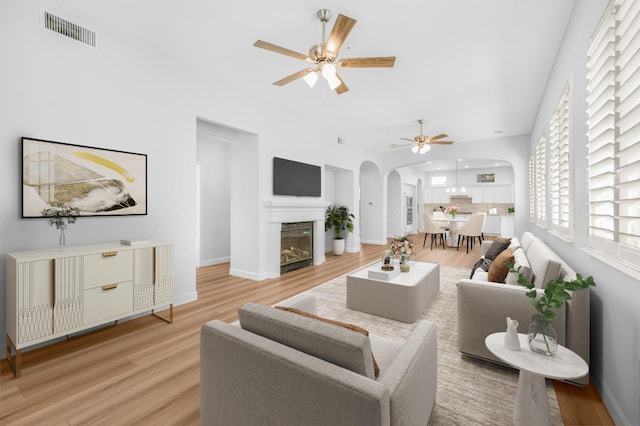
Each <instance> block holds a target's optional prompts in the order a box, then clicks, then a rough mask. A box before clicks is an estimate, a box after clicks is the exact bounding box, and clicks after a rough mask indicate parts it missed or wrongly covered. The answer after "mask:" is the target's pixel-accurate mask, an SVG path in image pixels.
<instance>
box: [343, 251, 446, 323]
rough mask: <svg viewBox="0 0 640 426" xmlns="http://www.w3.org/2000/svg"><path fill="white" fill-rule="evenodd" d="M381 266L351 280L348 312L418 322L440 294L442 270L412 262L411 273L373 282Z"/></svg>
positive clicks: (367, 269)
mask: <svg viewBox="0 0 640 426" xmlns="http://www.w3.org/2000/svg"><path fill="white" fill-rule="evenodd" d="M380 265H381V263H380V262H377V263H376V264H374V265H372V266H368V267H365V268H362V269H359V270H357V271H356V272H354V273H353V274H351V275H348V276H347V308H349V309H354V310H356V311H361V312H367V313H369V314H373V315H378V316H381V317H385V318H390V319H394V320H397V321H402V322H407V323H414V322H416V321H417V320H418V318H419V317H420V314H422V312H424V310H425V309H426V307H427V305H429V303H431V301H432V300H433V298H434V297H435V296H436V294H438V292H439V291H440V266H439V265H438V264H437V263H431V262H418V261H410V262H409V267H410V270H409V272H401V273H399V274H398V275H396V276H395V277H394V278H392V279H390V280H389V281H384V280H379V279H372V278H369V270H371V269H373V270H375V271H378V270H380ZM397 267H398V265H396V268H397Z"/></svg>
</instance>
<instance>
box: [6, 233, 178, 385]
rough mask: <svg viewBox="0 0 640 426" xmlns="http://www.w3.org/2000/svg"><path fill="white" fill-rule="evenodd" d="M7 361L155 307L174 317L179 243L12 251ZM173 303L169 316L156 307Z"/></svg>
mask: <svg viewBox="0 0 640 426" xmlns="http://www.w3.org/2000/svg"><path fill="white" fill-rule="evenodd" d="M6 290H7V297H6V303H7V309H6V312H7V342H6V346H7V348H6V349H7V360H8V361H9V365H10V366H11V368H12V370H13V372H14V374H15V376H16V377H20V357H21V351H22V349H24V348H27V347H29V346H33V345H35V344H38V343H42V342H46V341H49V340H52V339H56V338H59V337H64V336H68V335H70V334H73V333H77V332H79V331H83V330H87V329H90V328H93V327H97V326H100V325H103V324H107V323H110V322H116V323H117V321H118V320H119V319H122V318H125V317H128V316H132V315H135V314H140V313H144V312H150V313H151V314H152V315H154V316H157V317H158V318H160V319H163V320H165V321H167V322H169V323H171V322H173V248H172V245H171V243H168V242H162V241H149V242H146V241H145V242H140V243H138V244H134V245H131V246H129V245H123V244H120V243H107V244H97V245H90V246H71V247H65V248H62V249H50V250H36V251H22V252H14V253H8V254H7V288H6ZM167 306H168V307H169V313H168V315H163V316H160V315H158V314H156V312H155V311H156V309H158V308H160V307H167Z"/></svg>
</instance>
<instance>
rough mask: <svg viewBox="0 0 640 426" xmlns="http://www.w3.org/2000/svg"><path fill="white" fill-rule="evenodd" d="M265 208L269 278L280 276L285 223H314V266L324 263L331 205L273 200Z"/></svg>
mask: <svg viewBox="0 0 640 426" xmlns="http://www.w3.org/2000/svg"><path fill="white" fill-rule="evenodd" d="M264 206H265V208H266V210H267V223H268V244H269V250H268V253H269V254H268V260H267V264H268V265H269V266H268V269H269V278H276V277H279V276H280V251H281V247H280V233H281V231H282V224H283V223H292V222H313V264H314V265H321V264H322V263H324V261H325V257H324V216H325V211H326V209H327V207H328V206H329V203H326V202H313V201H312V202H306V201H296V202H294V201H288V200H287V201H279V200H273V201H267V202H265V205H264Z"/></svg>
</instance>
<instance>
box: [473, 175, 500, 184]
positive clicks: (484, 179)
mask: <svg viewBox="0 0 640 426" xmlns="http://www.w3.org/2000/svg"><path fill="white" fill-rule="evenodd" d="M476 178H477V182H478V183H494V182H495V181H496V174H495V173H482V174H479V175H476Z"/></svg>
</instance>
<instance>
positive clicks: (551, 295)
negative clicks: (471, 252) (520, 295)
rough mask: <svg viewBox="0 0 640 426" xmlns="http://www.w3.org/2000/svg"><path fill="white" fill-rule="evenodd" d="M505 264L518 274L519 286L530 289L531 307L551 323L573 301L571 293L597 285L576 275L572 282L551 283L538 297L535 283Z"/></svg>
mask: <svg viewBox="0 0 640 426" xmlns="http://www.w3.org/2000/svg"><path fill="white" fill-rule="evenodd" d="M504 264H505V265H507V267H509V271H510V272H515V273H517V274H518V284H520V285H522V286H524V287H526V288H528V289H529V291H527V292H526V293H525V294H526V295H527V297H529V298H531V301H530V302H529V303H530V304H531V306H533V307H534V308H535V309H536V311H537V312H538V313H539V314H540V315H542V316H544V318H545V319H547V320H549V321H553V320H555V319H556V318H557V315H556V313H555V310H556V309H558V308H560V307H562V305H564V303H565V302H566V301H567V300H570V299H571V294H570V293H569V292H570V291H578V290H584V289H586V288H589V287H594V286H595V285H596V283H595V281H594V280H593V277H592V276H588V277H587V278H582V275H580V274H576V278H575V279H574V280H572V281H565V280H562V279H559V278H558V279H555V280H551V281H549V282H548V283H547V284H546V285H545V286H544V292H543V293H542V294H541V295H540V297H538V294H539V293H538V290H537V289H536V288H535V286H534V285H533V283H531V282H529V280H527V278H526V277H525V276H524V275H522V274H521V273H520V270H519V269H520V268H518V269H515V266H514V264H513V263H511V262H505V263H504Z"/></svg>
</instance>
